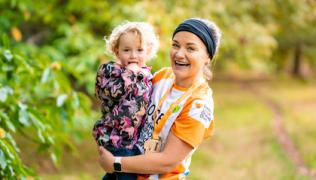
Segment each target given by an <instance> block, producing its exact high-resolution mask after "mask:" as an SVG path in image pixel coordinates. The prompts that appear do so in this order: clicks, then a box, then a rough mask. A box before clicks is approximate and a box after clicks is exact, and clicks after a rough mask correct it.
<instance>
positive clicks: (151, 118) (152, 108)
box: [147, 104, 164, 124]
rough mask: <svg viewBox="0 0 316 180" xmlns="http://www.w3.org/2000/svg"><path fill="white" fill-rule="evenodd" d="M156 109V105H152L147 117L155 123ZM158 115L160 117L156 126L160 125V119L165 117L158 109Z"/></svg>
mask: <svg viewBox="0 0 316 180" xmlns="http://www.w3.org/2000/svg"><path fill="white" fill-rule="evenodd" d="M155 109H156V105H155V104H152V105H151V106H150V107H149V108H148V110H147V117H148V118H150V120H151V121H154V112H155ZM156 113H157V114H158V117H157V119H156V121H155V123H156V124H158V123H159V121H160V119H161V118H162V117H163V116H164V113H160V110H159V109H158V110H157V112H156Z"/></svg>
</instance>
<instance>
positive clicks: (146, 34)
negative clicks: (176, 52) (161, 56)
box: [104, 22, 159, 61]
mask: <svg viewBox="0 0 316 180" xmlns="http://www.w3.org/2000/svg"><path fill="white" fill-rule="evenodd" d="M128 32H133V33H135V34H136V35H139V37H140V42H141V44H142V45H144V46H146V47H147V48H146V53H147V54H148V59H146V60H147V61H148V60H151V59H153V58H154V57H155V56H156V53H157V51H158V48H159V39H158V36H157V35H156V34H155V31H154V28H153V26H152V25H150V24H148V23H146V22H125V23H123V24H120V25H118V26H116V27H115V28H114V29H113V31H112V33H111V35H110V36H109V37H108V38H107V37H104V40H105V42H106V50H107V51H108V52H109V53H110V54H112V55H115V49H117V48H118V46H119V40H120V37H121V36H122V35H123V34H126V33H128ZM148 51H149V52H148Z"/></svg>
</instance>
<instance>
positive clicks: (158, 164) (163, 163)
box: [122, 153, 177, 174]
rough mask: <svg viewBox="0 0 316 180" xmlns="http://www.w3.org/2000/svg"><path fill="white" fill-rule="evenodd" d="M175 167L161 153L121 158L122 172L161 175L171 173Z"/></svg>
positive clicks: (173, 163) (174, 164) (174, 163)
mask: <svg viewBox="0 0 316 180" xmlns="http://www.w3.org/2000/svg"><path fill="white" fill-rule="evenodd" d="M176 165H177V163H176V162H172V161H171V160H170V159H169V160H168V159H166V155H164V154H163V153H150V154H144V155H139V156H132V157H123V158H122V171H123V172H133V173H139V174H163V173H167V172H170V171H172V169H174V168H175V166H176Z"/></svg>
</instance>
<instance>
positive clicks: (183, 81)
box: [175, 75, 205, 88]
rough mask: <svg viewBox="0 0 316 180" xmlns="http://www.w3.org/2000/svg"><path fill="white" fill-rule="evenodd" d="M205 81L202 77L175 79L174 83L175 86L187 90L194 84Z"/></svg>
mask: <svg viewBox="0 0 316 180" xmlns="http://www.w3.org/2000/svg"><path fill="white" fill-rule="evenodd" d="M203 81H205V79H204V77H203V75H202V76H196V77H195V78H187V79H180V78H177V77H175V83H176V85H178V86H180V87H183V88H189V87H191V86H192V85H193V84H194V83H200V82H203Z"/></svg>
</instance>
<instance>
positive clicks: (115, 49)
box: [114, 47, 119, 56]
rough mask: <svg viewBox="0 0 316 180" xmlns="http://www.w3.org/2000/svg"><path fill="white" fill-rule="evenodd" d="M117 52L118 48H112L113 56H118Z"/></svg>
mask: <svg viewBox="0 0 316 180" xmlns="http://www.w3.org/2000/svg"><path fill="white" fill-rule="evenodd" d="M118 51H119V50H118V48H117V47H115V48H114V54H115V56H118Z"/></svg>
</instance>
